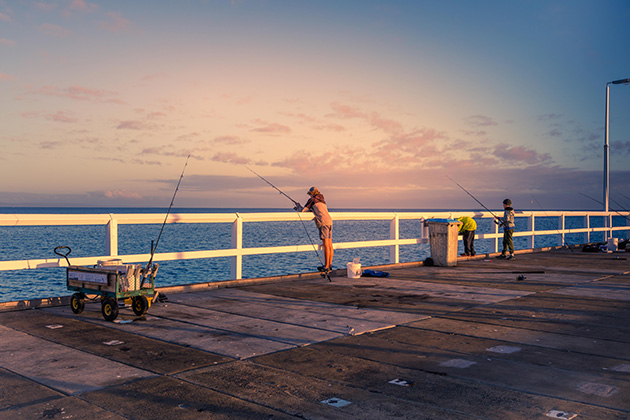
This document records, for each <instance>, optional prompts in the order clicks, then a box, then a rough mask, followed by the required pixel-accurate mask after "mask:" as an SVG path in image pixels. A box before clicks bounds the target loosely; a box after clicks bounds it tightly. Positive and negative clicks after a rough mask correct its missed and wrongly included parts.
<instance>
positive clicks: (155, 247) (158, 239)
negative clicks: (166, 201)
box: [142, 155, 190, 282]
mask: <svg viewBox="0 0 630 420" xmlns="http://www.w3.org/2000/svg"><path fill="white" fill-rule="evenodd" d="M189 158H190V155H188V156H187V157H186V163H185V164H184V169H182V173H181V175H180V176H179V181H177V186H176V187H175V192H174V193H173V198H172V199H171V204H170V205H169V206H168V211H167V212H166V216H165V217H164V223H162V227H161V228H160V233H159V234H158V237H157V240H156V241H155V246H154V245H153V241H151V258H150V259H149V262H148V263H147V267H146V269H145V274H144V275H143V278H142V280H143V282H144V279H145V276H146V274H147V273H148V271H149V268H150V267H151V264H152V263H153V256H154V255H155V250H156V249H157V247H158V244H159V243H160V238H161V237H162V232H163V231H164V226H166V221H167V220H168V215H169V214H170V213H171V209H172V208H173V203H174V202H175V196H176V195H177V191H178V190H179V184H180V183H181V182H182V178H183V177H184V171H185V170H186V166H188V159H189Z"/></svg>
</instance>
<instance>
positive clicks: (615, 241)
mask: <svg viewBox="0 0 630 420" xmlns="http://www.w3.org/2000/svg"><path fill="white" fill-rule="evenodd" d="M618 246H619V238H608V250H609V251H616V250H617V247H618Z"/></svg>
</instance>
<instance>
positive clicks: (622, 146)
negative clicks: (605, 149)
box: [610, 141, 630, 156]
mask: <svg viewBox="0 0 630 420" xmlns="http://www.w3.org/2000/svg"><path fill="white" fill-rule="evenodd" d="M610 150H612V151H613V152H614V154H615V155H622V156H630V141H613V142H611V143H610Z"/></svg>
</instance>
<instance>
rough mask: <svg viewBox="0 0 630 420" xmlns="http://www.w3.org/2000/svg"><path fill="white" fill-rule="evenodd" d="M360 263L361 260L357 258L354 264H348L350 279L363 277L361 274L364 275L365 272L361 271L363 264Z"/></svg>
mask: <svg viewBox="0 0 630 420" xmlns="http://www.w3.org/2000/svg"><path fill="white" fill-rule="evenodd" d="M359 261H361V259H360V258H355V259H354V260H353V261H352V262H349V263H348V264H346V268H347V269H348V278H349V279H356V278H359V277H361V274H363V270H361V263H359Z"/></svg>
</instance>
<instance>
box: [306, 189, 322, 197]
mask: <svg viewBox="0 0 630 420" xmlns="http://www.w3.org/2000/svg"><path fill="white" fill-rule="evenodd" d="M306 193H307V194H308V195H310V196H313V195H317V194H319V190H318V189H317V187H311V189H310V190H308V191H307V192H306Z"/></svg>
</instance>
